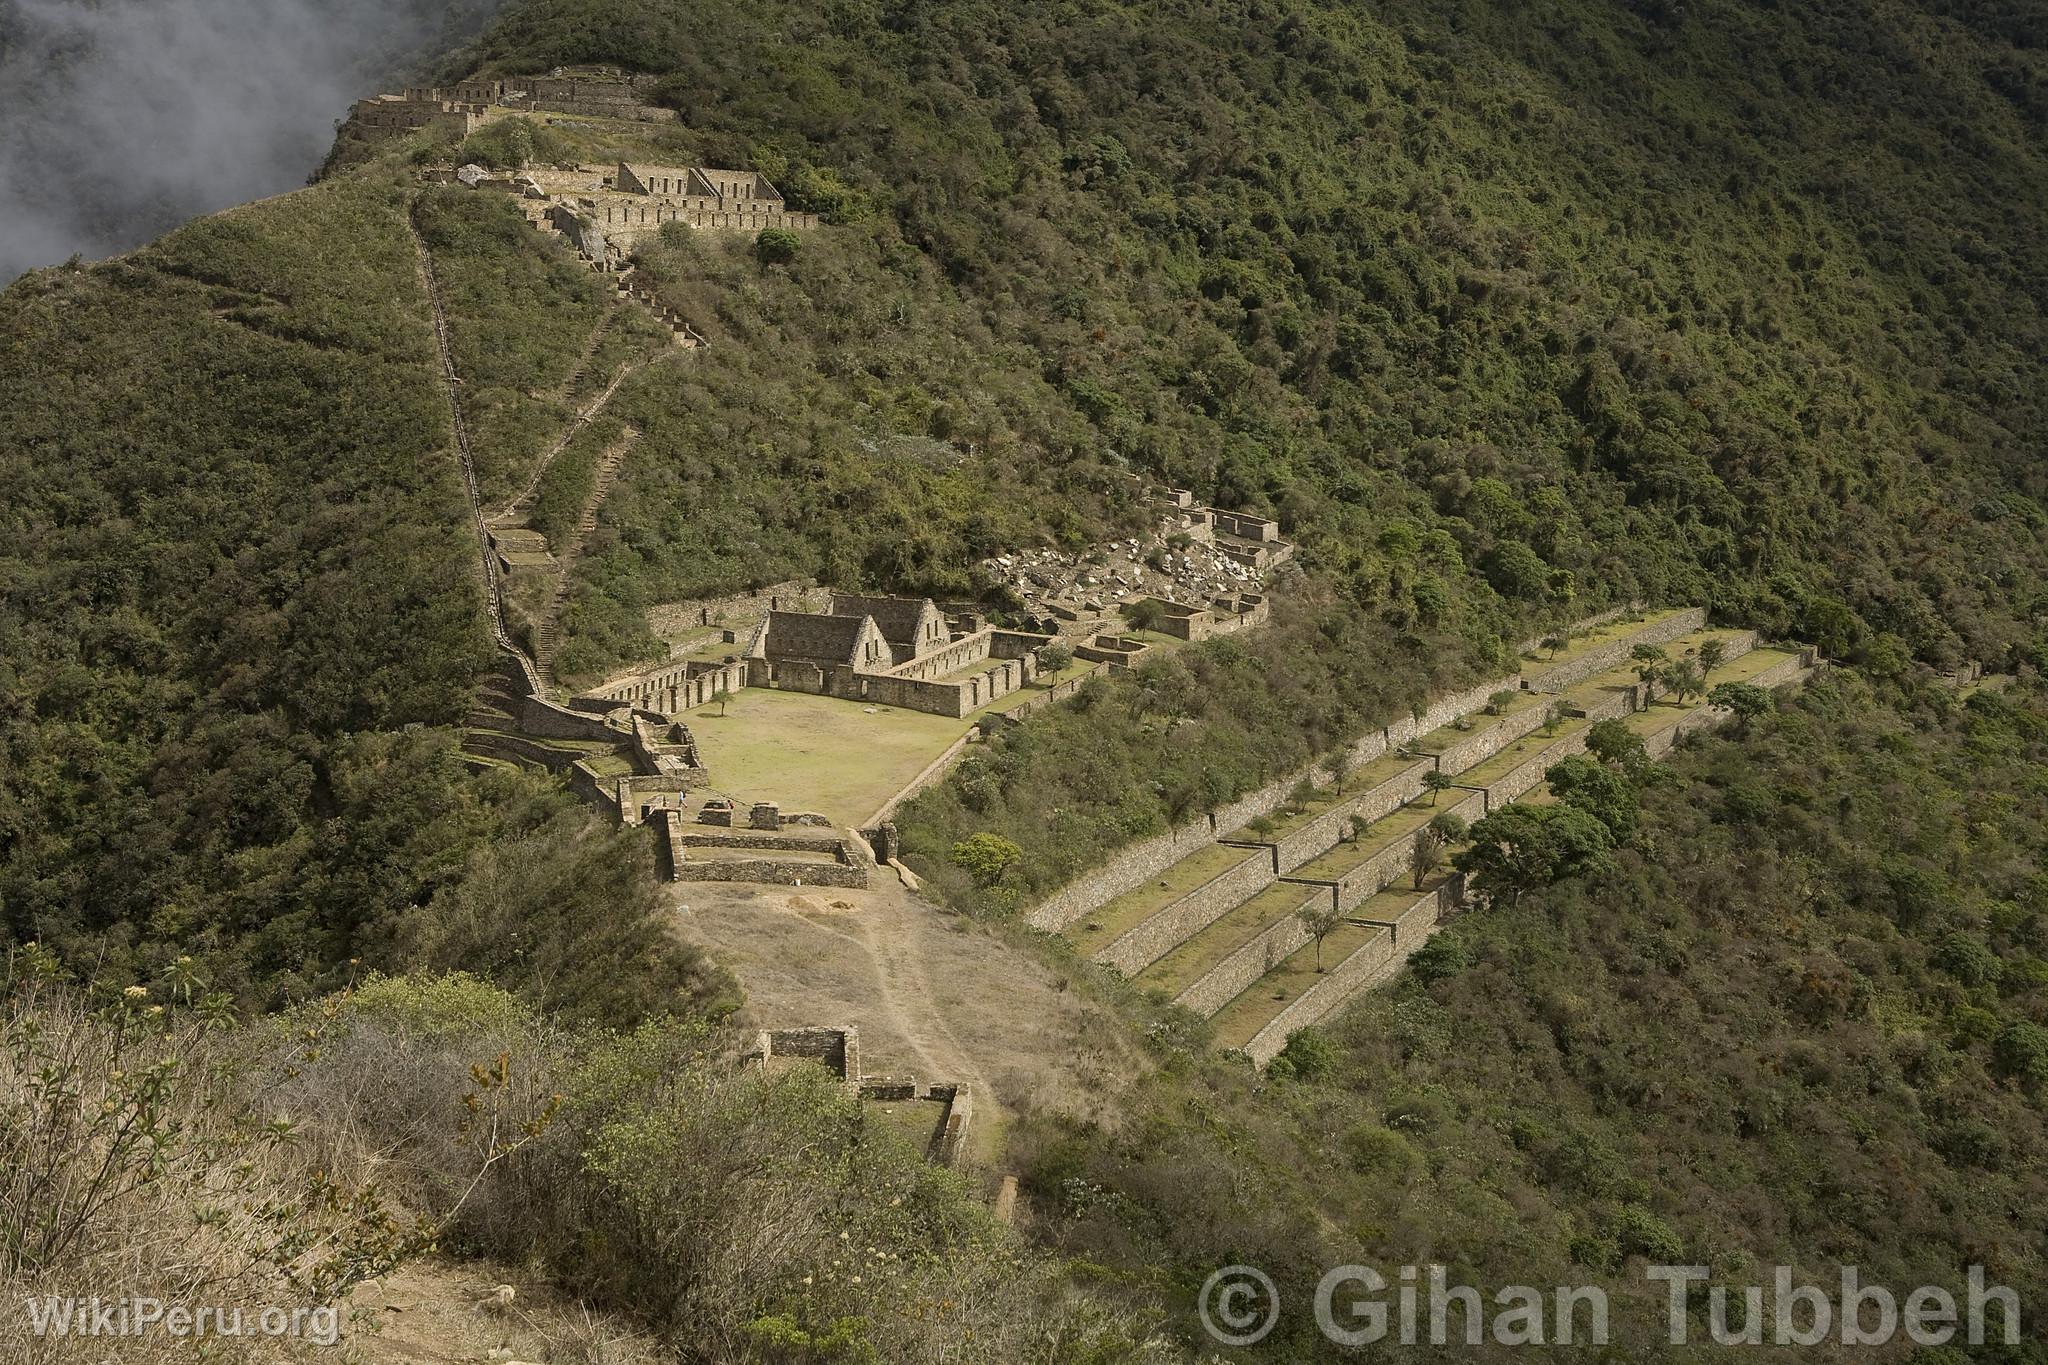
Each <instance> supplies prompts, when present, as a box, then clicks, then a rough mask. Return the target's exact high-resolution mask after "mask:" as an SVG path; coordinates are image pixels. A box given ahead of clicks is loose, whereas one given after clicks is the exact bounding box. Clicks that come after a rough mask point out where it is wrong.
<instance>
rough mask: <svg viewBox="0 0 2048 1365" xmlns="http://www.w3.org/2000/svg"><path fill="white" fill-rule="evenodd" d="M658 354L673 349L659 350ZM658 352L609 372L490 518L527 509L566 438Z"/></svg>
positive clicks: (591, 418)
mask: <svg viewBox="0 0 2048 1365" xmlns="http://www.w3.org/2000/svg"><path fill="white" fill-rule="evenodd" d="M662 354H674V353H673V352H663V353H662ZM662 354H657V355H651V356H648V357H647V358H646V359H645V360H629V361H627V362H626V363H625V364H624V365H621V366H620V367H619V372H618V373H617V374H615V375H613V376H612V380H611V383H609V384H607V385H605V386H604V390H603V392H601V393H599V394H598V395H597V397H595V398H593V399H591V400H590V402H588V403H586V404H584V406H583V410H582V411H580V412H578V413H577V414H576V415H575V417H573V418H571V419H570V421H569V425H568V426H566V427H564V428H563V429H562V434H561V435H560V436H559V437H557V438H556V439H555V442H554V444H553V445H550V446H549V447H548V448H547V450H546V451H545V452H544V453H543V454H542V455H541V457H540V459H539V460H538V461H536V462H535V463H534V466H533V477H532V478H530V479H528V480H527V481H526V487H524V488H522V489H521V490H519V495H518V496H517V497H515V498H513V499H512V501H510V502H508V503H506V504H505V505H504V506H503V507H501V508H499V509H498V510H497V511H495V512H493V513H491V516H490V520H492V521H506V520H512V519H516V518H518V517H519V516H521V515H523V514H524V513H526V512H527V511H528V510H529V509H531V507H532V506H533V500H534V499H535V498H536V497H538V496H539V495H540V481H541V479H542V478H544V477H545V476H546V475H547V472H548V466H550V465H552V464H553V463H554V462H555V458H556V457H557V456H559V455H560V454H561V453H562V452H563V451H564V450H567V449H568V448H569V442H571V441H573V440H575V439H576V435H577V433H578V432H580V431H582V430H583V429H584V428H585V427H587V426H589V425H590V424H591V423H592V422H594V421H596V420H597V416H598V414H599V413H601V412H603V411H604V410H605V408H606V407H607V406H608V405H609V404H610V403H611V401H612V396H613V395H614V394H616V393H618V391H619V386H620V385H621V384H624V383H625V382H626V381H627V380H628V379H631V378H632V377H633V376H634V375H636V374H638V373H639V372H640V371H642V370H644V369H646V368H647V367H648V366H649V365H652V364H654V363H655V362H656V361H657V360H660V359H661V358H662Z"/></svg>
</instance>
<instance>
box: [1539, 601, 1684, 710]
mask: <svg viewBox="0 0 2048 1365" xmlns="http://www.w3.org/2000/svg"><path fill="white" fill-rule="evenodd" d="M1706 623H1707V609H1706V608H1705V607H1687V608H1686V609H1685V610H1684V611H1680V612H1677V613H1674V614H1673V615H1671V616H1668V617H1666V618H1665V619H1664V620H1662V621H1655V622H1645V623H1644V624H1643V625H1642V626H1641V627H1640V628H1639V629H1637V630H1635V631H1632V632H1630V633H1629V634H1627V635H1624V636H1622V637H1621V638H1620V639H1618V640H1614V641H1611V642H1609V643H1608V644H1604V645H1602V646H1600V647H1599V648H1598V649H1595V650H1593V651H1592V652H1591V653H1588V654H1584V655H1581V656H1580V657H1578V658H1576V659H1566V660H1564V661H1563V662H1562V663H1556V664H1532V665H1530V666H1529V667H1528V668H1525V669H1523V670H1522V677H1523V682H1524V685H1525V686H1527V688H1528V689H1529V690H1530V691H1531V692H1562V691H1564V690H1565V689H1566V688H1567V687H1576V686H1577V685H1578V684H1580V683H1582V682H1584V681H1585V680H1586V679H1588V678H1591V677H1594V676H1595V675H1597V674H1601V673H1605V672H1607V671H1608V670H1609V669H1611V668H1618V667H1619V666H1620V665H1621V663H1622V661H1623V660H1625V659H1627V658H1628V656H1629V651H1630V650H1632V649H1634V648H1635V647H1636V646H1637V645H1662V644H1669V643H1670V642H1671V641H1673V640H1676V639H1677V638H1678V637H1679V636H1681V635H1690V634H1691V633H1692V632H1693V631H1696V630H1698V629H1699V628H1700V627H1701V626H1704V625H1705V624H1706Z"/></svg>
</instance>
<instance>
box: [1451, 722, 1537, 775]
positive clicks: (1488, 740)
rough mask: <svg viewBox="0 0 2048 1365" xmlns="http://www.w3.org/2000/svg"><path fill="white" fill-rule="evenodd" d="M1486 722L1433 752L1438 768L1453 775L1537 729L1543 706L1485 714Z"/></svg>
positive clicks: (1475, 765)
mask: <svg viewBox="0 0 2048 1365" xmlns="http://www.w3.org/2000/svg"><path fill="white" fill-rule="evenodd" d="M1488 722H1489V723H1488V724H1486V725H1484V726H1480V727H1475V728H1474V729H1473V731H1472V733H1470V734H1469V735H1466V736H1465V737H1464V738H1462V739H1460V740H1457V741H1456V742H1454V743H1452V744H1451V745H1449V746H1448V747H1447V748H1445V749H1444V751H1443V752H1442V753H1441V754H1439V755H1437V767H1438V769H1439V770H1440V771H1442V772H1445V773H1448V774H1451V775H1453V776H1455V775H1456V774H1458V773H1461V772H1464V771H1465V770H1466V769H1467V768H1476V767H1478V766H1479V765H1480V764H1482V763H1484V762H1486V760H1487V759H1489V758H1492V757H1493V756H1494V755H1495V754H1497V753H1499V752H1500V751H1501V750H1502V749H1505V748H1507V747H1508V745H1510V744H1513V743H1514V742H1515V741H1516V740H1518V739H1520V738H1521V737H1522V736H1524V735H1526V734H1530V733H1532V732H1534V731H1536V730H1539V729H1541V728H1542V727H1543V708H1542V707H1541V706H1531V707H1529V708H1528V709H1526V710H1523V711H1517V712H1515V713H1514V714H1513V715H1510V716H1500V717H1488Z"/></svg>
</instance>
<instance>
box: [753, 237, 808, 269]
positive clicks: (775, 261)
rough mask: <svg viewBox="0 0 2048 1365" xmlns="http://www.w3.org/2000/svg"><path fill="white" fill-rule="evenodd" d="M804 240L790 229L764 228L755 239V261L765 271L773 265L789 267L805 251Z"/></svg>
mask: <svg viewBox="0 0 2048 1365" xmlns="http://www.w3.org/2000/svg"><path fill="white" fill-rule="evenodd" d="M803 245H804V239H803V238H801V237H799V236H797V235H796V233H794V232H792V231H791V230H790V229H788V228H762V229H761V233H760V235H759V236H757V237H756V238H754V259H755V260H757V261H759V262H760V263H761V265H762V267H763V268H764V269H765V268H766V267H768V266H771V265H787V264H789V263H790V262H791V261H793V260H795V259H796V257H797V253H798V252H799V251H801V250H803Z"/></svg>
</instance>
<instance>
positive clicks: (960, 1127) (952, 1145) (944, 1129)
mask: <svg viewBox="0 0 2048 1365" xmlns="http://www.w3.org/2000/svg"><path fill="white" fill-rule="evenodd" d="M927 1098H929V1099H934V1100H940V1101H943V1102H944V1103H945V1106H946V1117H945V1120H944V1121H943V1122H941V1123H940V1124H939V1131H938V1132H937V1133H936V1134H935V1135H933V1137H932V1145H931V1151H930V1153H929V1155H930V1157H931V1159H932V1161H934V1162H936V1163H937V1164H938V1165H941V1166H951V1165H953V1164H954V1163H955V1162H956V1161H958V1160H959V1159H960V1153H961V1150H962V1149H963V1148H964V1147H965V1146H966V1143H967V1126H968V1124H970V1123H972V1122H973V1120H974V1092H973V1091H972V1090H970V1089H969V1088H968V1087H967V1086H964V1085H935V1086H933V1087H932V1088H931V1089H930V1091H928V1092H927Z"/></svg>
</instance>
